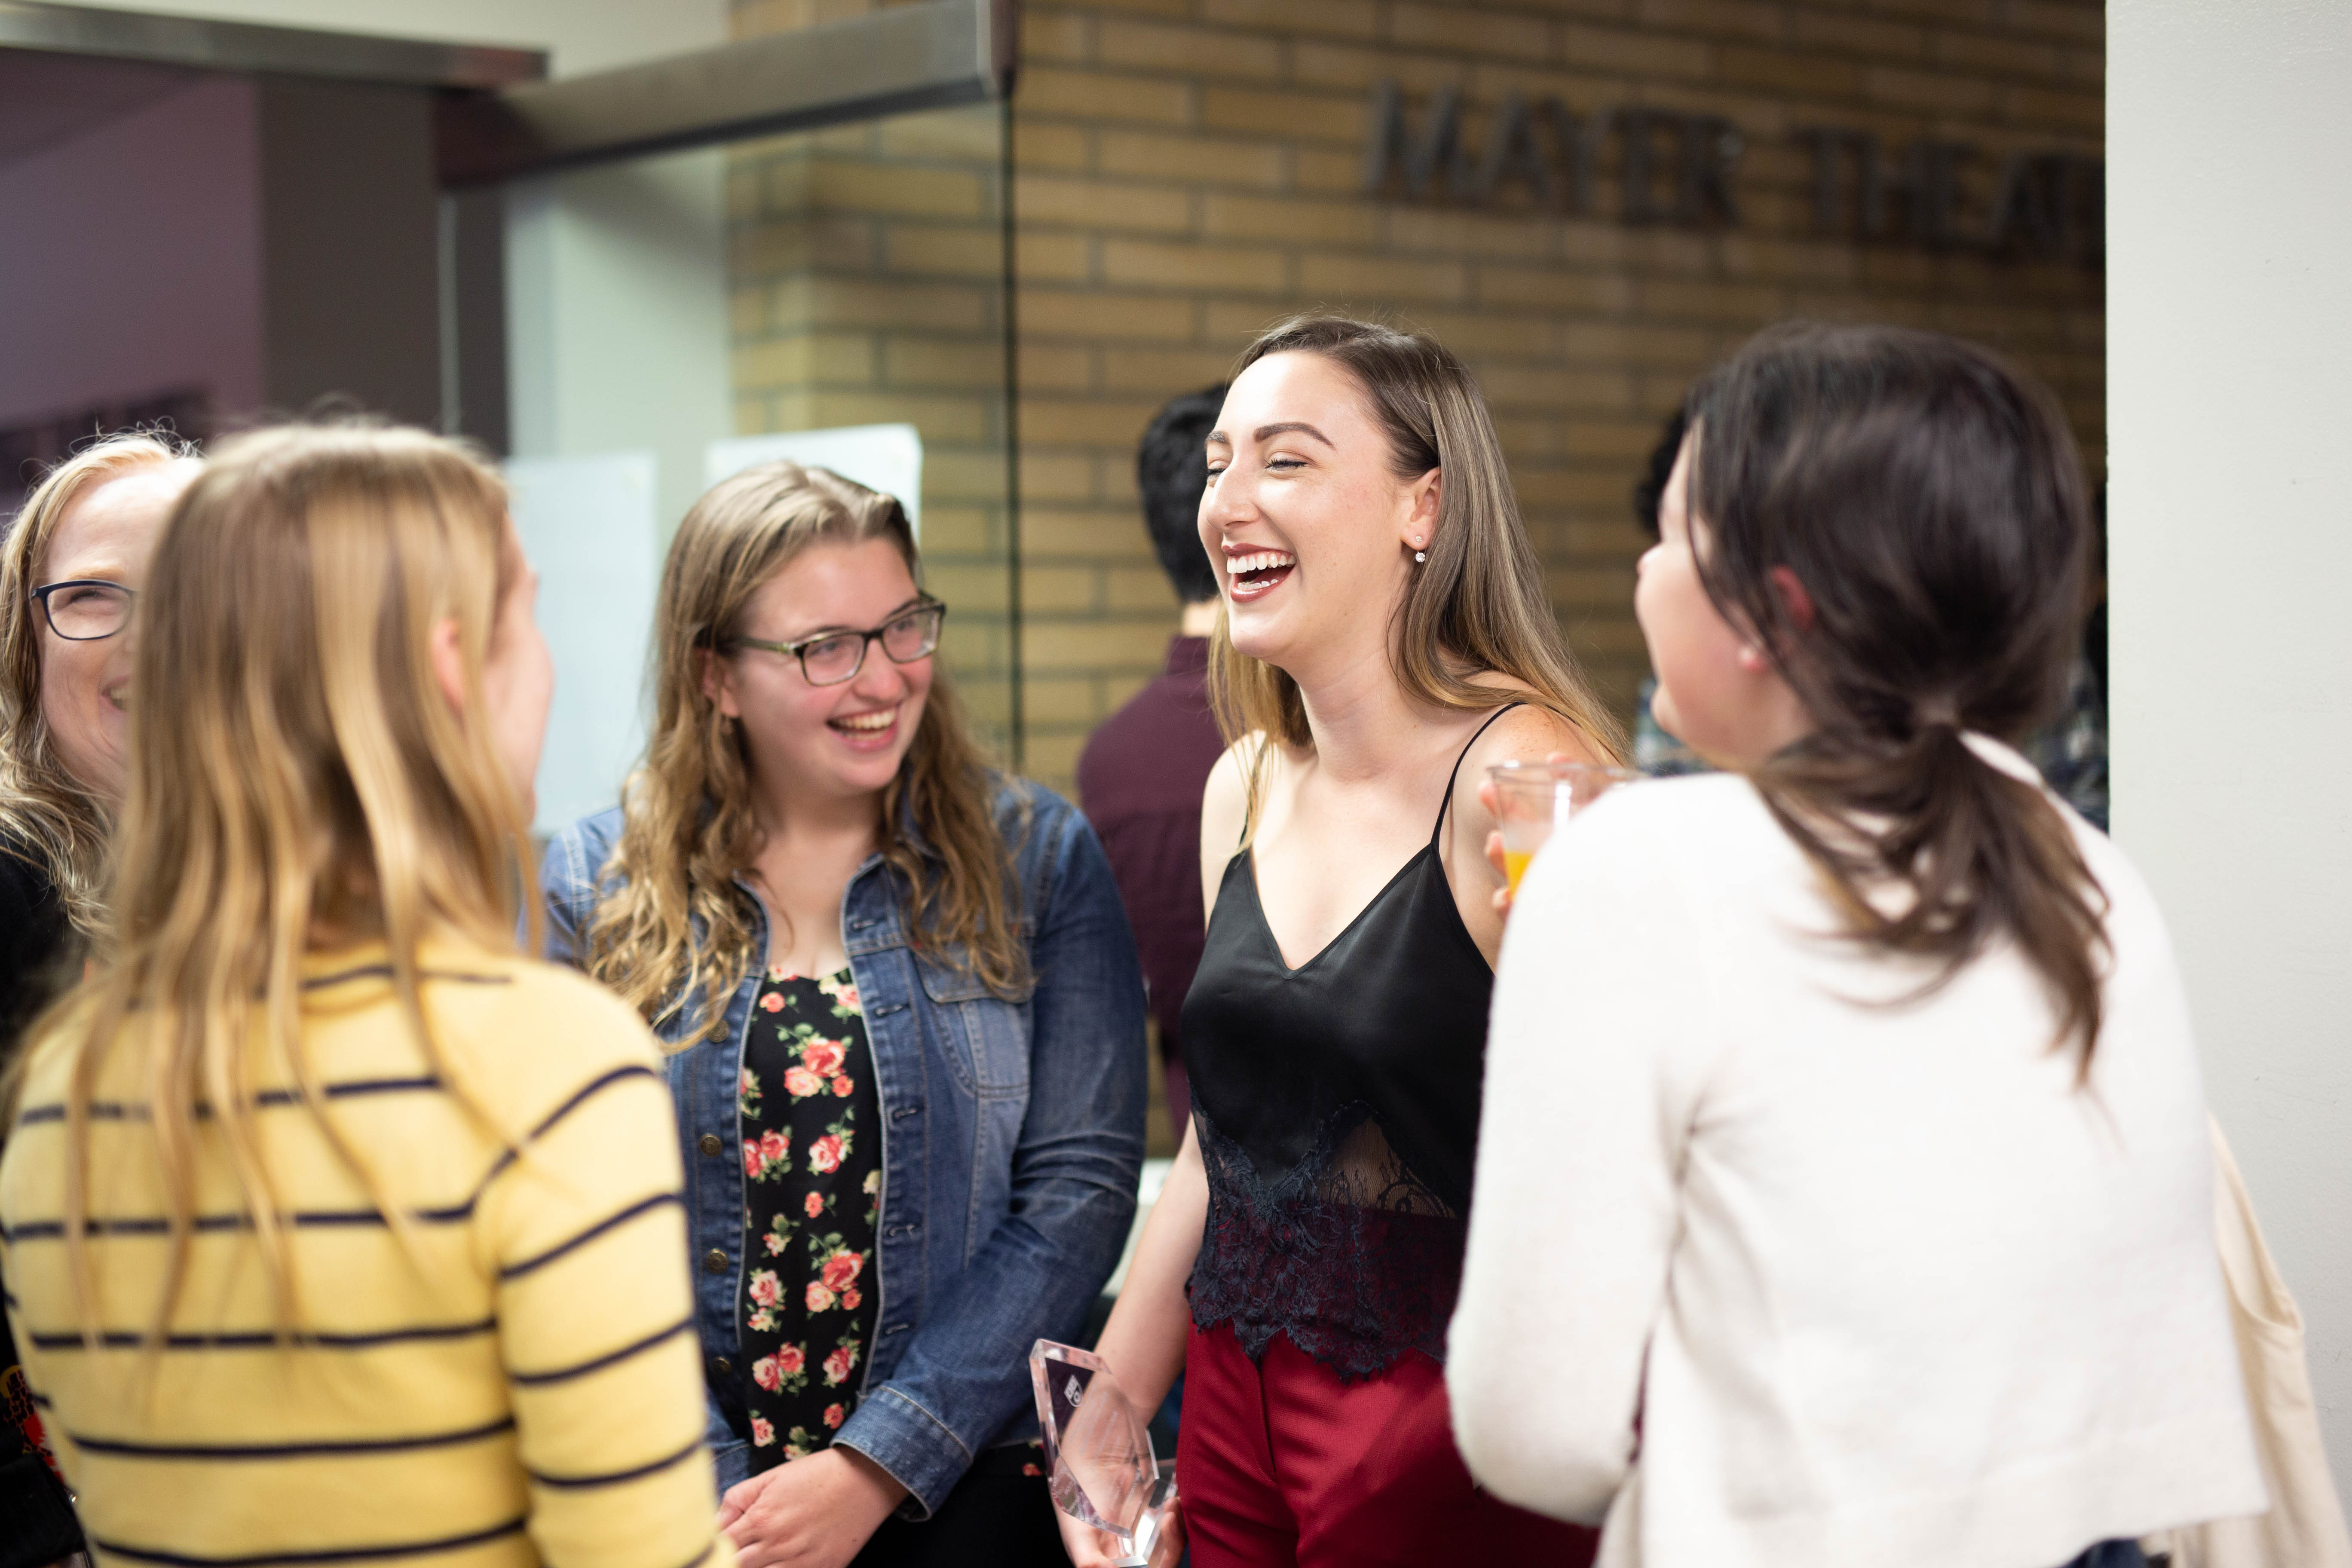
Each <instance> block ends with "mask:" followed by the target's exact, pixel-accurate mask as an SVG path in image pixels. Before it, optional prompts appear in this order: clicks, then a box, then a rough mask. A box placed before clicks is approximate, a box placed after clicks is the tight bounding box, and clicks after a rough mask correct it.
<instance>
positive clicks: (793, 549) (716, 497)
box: [586, 462, 1030, 1045]
mask: <svg viewBox="0 0 2352 1568" xmlns="http://www.w3.org/2000/svg"><path fill="white" fill-rule="evenodd" d="M877 539H878V540H883V541H886V542H888V543H889V545H890V547H891V548H892V549H894V550H896V551H897V552H898V556H899V558H900V559H901V560H903V561H904V562H906V563H907V570H908V574H911V575H913V576H914V577H915V578H916V580H917V581H918V582H919V581H921V577H922V568H921V562H920V560H919V557H918V555H917V553H916V550H915V536H914V532H913V531H912V530H911V529H910V528H908V524H907V514H906V511H905V510H904V509H902V508H901V507H900V506H899V504H898V501H897V500H894V499H892V498H891V497H889V496H887V495H881V494H878V493H877V492H875V491H873V490H869V489H866V487H865V486H863V485H859V484H854V483H852V482H851V481H849V480H847V479H843V478H842V477H841V476H839V475H838V474H835V473H832V472H830V471H828V470H826V469H824V468H803V467H801V466H800V465H799V464H797V463H786V462H776V463H764V464H761V465H760V466H759V467H757V468H747V469H745V470H744V471H743V472H741V473H740V474H737V475H735V476H734V477H733V478H731V479H724V480H721V481H720V482H719V484H717V485H715V486H713V487H712V488H711V489H709V491H708V492H706V493H705V494H704V495H703V497H702V499H701V500H698V501H697V502H695V503H694V508H693V510H690V511H688V513H687V514H686V521H684V522H683V523H681V524H680V525H679V526H678V531H677V539H676V540H674V541H673V542H671V544H670V551H669V559H668V561H667V563H666V564H665V565H664V566H663V568H662V585H661V600H660V605H659V607H658V608H657V610H656V613H655V618H654V661H655V668H654V684H655V704H656V709H655V718H654V731H653V736H652V739H651V740H650V741H649V742H647V743H646V761H645V764H644V766H642V767H641V768H639V769H638V770H637V771H636V773H634V774H633V775H631V777H630V779H629V782H628V785H627V788H626V790H625V793H624V797H623V805H624V808H625V810H624V821H623V826H622V829H621V837H620V841H619V842H618V844H616V845H615V846H614V851H613V855H612V858H610V859H609V860H608V861H607V862H606V863H605V864H604V867H603V868H601V870H600V872H599V879H600V882H602V883H603V884H604V886H605V887H606V888H607V889H609V890H608V891H607V892H606V894H605V896H604V899H603V900H602V901H601V902H600V903H599V904H598V906H597V910H596V913H595V916H594V918H593V920H592V921H590V922H589V928H588V940H587V952H586V961H587V969H588V973H591V974H593V975H594V976H595V977H596V978H597V979H599V980H601V981H603V982H604V984H607V985H610V986H611V987H613V988H614V990H615V991H617V992H619V993H620V994H621V995H622V996H623V997H624V998H625V999H626V1000H627V1001H628V1002H629V1003H630V1005H633V1006H635V1008H636V1009H637V1011H638V1012H639V1013H641V1014H643V1015H644V1016H646V1019H647V1020H649V1021H655V1022H658V1021H659V1020H660V1019H662V1018H664V1017H667V1016H669V1015H671V1014H673V1013H675V1012H677V1010H679V1009H680V1008H682V1007H684V1006H685V1005H688V1002H689V1001H690V1000H692V999H693V998H695V997H702V998H705V999H709V1000H715V999H716V998H718V997H719V996H720V995H722V994H724V993H725V991H726V990H727V989H728V988H730V987H731V986H733V985H734V984H737V982H738V981H739V980H740V977H741V976H742V975H743V974H744V973H746V972H747V971H748V969H749V967H750V966H751V963H752V962H753V957H754V955H753V954H752V952H751V921H750V920H749V918H748V916H747V911H746V909H745V906H744V902H743V900H742V898H741V897H740V894H739V892H738V889H736V886H735V879H736V877H737V876H738V875H739V874H740V872H741V871H742V870H743V869H744V868H746V867H748V866H750V865H751V861H752V858H753V857H754V856H755V855H757V854H758V852H759V847H760V827H759V824H758V822H757V820H756V819H755V817H754V816H753V813H752V805H751V771H750V768H749V766H748V764H747V763H746V760H745V756H744V752H743V742H742V737H741V734H740V731H738V730H737V729H736V727H735V725H734V723H733V722H732V721H730V720H729V719H727V718H726V717H725V716H724V715H723V714H721V713H720V712H719V708H718V704H716V703H715V702H713V701H712V700H710V698H709V695H708V694H707V693H706V692H705V691H704V690H703V684H702V674H703V668H704V665H705V663H706V661H707V660H709V659H711V658H724V657H726V652H727V648H726V644H727V639H728V638H729V637H733V636H736V635H739V634H740V632H741V631H742V629H743V627H742V626H741V620H742V616H743V613H744V610H745V607H746V606H747V605H749V604H750V603H751V595H753V594H754V593H756V592H758V590H759V588H760V586H761V584H764V583H766V582H767V581H768V580H769V579H770V578H772V577H773V576H774V575H775V574H777V573H778V572H781V571H782V570H783V569H784V567H785V566H786V565H787V564H789V563H791V562H792V561H793V559H794V558H796V557H797V556H799V555H800V553H801V552H803V551H804V550H807V549H809V548H810V547H811V546H813V545H816V544H821V543H830V544H855V543H860V542H865V541H867V540H877ZM993 782H994V775H993V773H992V772H991V770H990V768H989V767H988V764H987V763H986V761H985V760H984V758H983V757H982V754H981V752H980V748H979V747H978V746H977V745H976V744H975V743H974V742H972V740H971V733H970V731H968V730H967V729H966V728H965V725H964V721H963V717H962V712H961V709H960V708H959V707H958V706H957V703H956V700H955V696H954V693H953V691H952V690H951V689H950V687H949V684H948V679H947V672H946V671H945V670H943V669H936V668H935V669H934V672H933V674H932V677H931V689H930V695H929V699H928V700H926V701H925V702H924V704H923V716H922V721H921V722H920V723H919V724H918V725H917V726H916V729H915V740H914V743H913V745H912V746H910V747H909V748H908V752H907V758H906V761H905V762H904V763H902V764H901V765H900V767H899V769H898V776H897V777H896V778H894V779H893V780H891V782H890V784H889V786H888V787H887V789H885V790H884V791H883V794H882V801H881V821H880V822H879V823H878V824H877V829H878V831H879V833H880V836H881V852H882V858H883V859H884V860H885V861H886V862H887V864H888V865H889V867H890V868H891V869H892V870H893V871H895V872H896V873H897V874H898V877H899V879H901V881H902V883H903V885H904V886H905V887H906V888H908V889H910V890H911V892H912V895H913V912H914V919H913V921H912V922H911V923H912V925H913V926H914V929H915V932H916V934H917V936H918V937H919V940H920V941H921V942H922V943H923V945H924V946H925V947H926V948H928V949H929V950H931V952H933V954H934V956H936V957H937V958H939V959H940V960H941V961H943V962H946V963H961V964H962V965H965V966H966V967H967V968H968V969H969V971H970V972H971V973H972V974H974V975H975V976H976V977H977V978H978V979H979V980H980V981H981V982H982V984H985V985H986V986H987V987H988V988H989V989H990V990H991V991H992V992H994V993H995V994H998V995H1000V996H1005V997H1015V996H1018V995H1020V994H1023V993H1024V991H1025V990H1026V989H1027V987H1028V984H1029V981H1030V972H1029V961H1028V952H1027V949H1026V947H1025V946H1024V943H1023V942H1022V938H1021V933H1020V930H1019V928H1018V925H1017V923H1016V921H1015V919H1014V915H1013V910H1011V908H1010V907H1009V904H1008V900H1007V890H1008V886H1009V882H1010V863H1011V854H1010V851H1009V848H1008V847H1007V846H1006V844H1005V842H1004V839H1003V835H1002V834H1001V833H1000V832H999V831H998V829H997V825H996V819H995V815H994V812H993V811H992V803H991V798H990V797H991V795H992V789H993ZM909 828H911V829H912V833H911V834H910V833H909V832H908V829H909ZM762 956H764V955H762ZM705 1011H706V1016H705V1017H704V1020H703V1027H702V1031H701V1033H700V1034H698V1036H696V1037H695V1038H696V1039H697V1040H700V1039H709V1038H712V1037H715V1036H716V1035H717V1034H718V1032H719V1028H720V1026H721V1025H722V1024H723V1023H724V1021H725V1020H724V1016H723V1014H724V1009H723V1008H720V1007H718V1006H715V1005H714V1006H709V1007H707V1008H706V1009H705ZM693 1043H695V1042H694V1041H693V1040H688V1041H683V1042H681V1045H691V1044H693Z"/></svg>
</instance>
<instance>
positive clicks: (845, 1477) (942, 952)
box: [541, 463, 1145, 1568]
mask: <svg viewBox="0 0 2352 1568" xmlns="http://www.w3.org/2000/svg"><path fill="white" fill-rule="evenodd" d="M917 570H918V561H917V558H916V552H915V544H914V539H913V535H912V532H911V531H910V530H909V528H908V524H907V521H906V516H905V513H904V512H903V511H902V510H901V509H900V507H899V505H898V502H897V501H896V500H892V499H890V498H889V497H887V496H883V495H877V494H876V493H875V492H873V491H871V490H868V489H864V488H863V487H861V486H858V485H855V484H851V483H849V482H848V481H846V480H845V479H840V478H839V477H837V476H835V475H834V474H831V473H828V472H826V471H824V470H823V469H819V468H800V467H798V466H796V465H793V464H790V463H772V464H768V465H765V466H762V467H761V468H753V469H751V470H749V471H747V472H745V473H742V474H739V475H737V476H736V477H735V478H733V479H728V480H726V481H725V482H723V483H721V484H719V486H717V487H716V488H714V489H712V490H710V491H709V493H708V494H707V495H705V496H704V497H703V498H702V500H700V501H698V503H696V505H695V507H694V509H693V510H692V511H690V512H689V513H688V516H687V518H686V521H685V522H684V523H683V524H682V525H681V526H680V528H679V531H678V534H677V540H676V542H674V543H673V545H672V547H671V549H670V553H669V559H668V563H667V566H666V567H665V569H664V572H663V579H662V590H661V602H660V608H659V612H658V616H657V620H656V632H655V636H656V681H657V683H658V689H657V693H656V700H657V703H658V713H657V717H656V725H655V732H654V736H653V739H652V742H651V743H650V745H649V747H648V750H647V755H646V765H645V766H644V767H643V768H642V769H641V770H640V771H639V772H638V773H637V774H636V775H635V777H634V778H633V779H632V780H631V782H630V785H629V789H628V792H627V795H626V801H625V805H624V806H623V807H621V808H619V809H615V810H612V811H607V812H604V813H603V814H601V815H599V816H592V817H589V818H587V819H586V820H584V821H582V822H580V823H577V824H575V825H573V826H572V827H571V828H569V829H567V830H566V831H565V832H563V833H562V834H561V835H559V836H558V837H557V838H556V839H555V841H554V842H553V843H552V844H551V845H550V846H549V847H548V851H547V854H546V857H545V858H544V860H543V862H542V869H541V882H542V884H543V887H544V891H545V893H546V897H547V904H548V910H549V916H550V921H549V923H550V927H551V933H552V935H551V945H552V947H553V950H554V953H555V955H556V956H558V957H560V958H562V959H566V960H568V961H570V962H572V963H576V964H577V965H579V966H580V967H581V968H582V969H583V970H585V971H587V972H588V973H591V974H593V975H595V976H597V977H598V978H600V979H602V980H604V982H605V983H606V984H610V985H612V986H614V988H615V989H616V990H618V991H619V992H620V993H621V994H623V995H624V996H625V997H627V998H628V999H629V1000H630V1001H632V1002H633V1003H635V1005H637V1007H638V1008H639V1009H640V1010H641V1011H642V1012H643V1013H644V1014H645V1015H646V1018H647V1019H648V1020H649V1021H650V1022H651V1023H652V1024H653V1026H654V1027H655V1029H656V1032H657V1033H658V1034H660V1036H661V1037H662V1038H663V1039H664V1040H665V1041H667V1043H668V1044H669V1045H670V1047H672V1049H673V1051H674V1053H675V1054H673V1055H672V1056H671V1057H670V1058H669V1063H668V1068H669V1080H670V1088H671V1091H672V1093H673V1095H674V1096H675V1098H676V1100H677V1110H678V1123H679V1135H680V1138H681V1140H682V1142H683V1151H684V1154H685V1160H686V1167H687V1183H686V1202H687V1204H688V1207H689V1209H690V1211H691V1212H690V1214H689V1216H688V1217H689V1225H690V1228H691V1233H692V1245H693V1248H694V1258H693V1263H694V1268H695V1279H697V1280H698V1282H699V1283H698V1287H697V1300H696V1312H695V1323H694V1327H695V1328H696V1329H697V1330H698V1331H699V1333H700V1335H701V1338H702V1350H703V1357H704V1367H705V1371H706V1374H707V1377H708V1382H709V1392H710V1426H709V1440H710V1444H711V1447H712V1448H713V1450H714V1452H715V1453H716V1455H717V1457H718V1460H719V1482H720V1487H721V1489H722V1491H723V1497H722V1500H721V1503H720V1518H721V1521H722V1523H723V1524H724V1525H725V1526H726V1527H727V1529H728V1532H729V1534H730V1536H732V1538H733V1539H734V1541H735V1543H736V1546H737V1548H738V1551H739V1552H740V1555H741V1560H742V1563H743V1564H744V1568H767V1565H769V1564H795V1565H797V1564H803V1563H806V1564H822V1565H825V1568H833V1565H837V1564H842V1563H848V1562H850V1561H851V1560H852V1559H853V1558H855V1559H856V1562H857V1563H860V1564H878V1563H894V1564H895V1563H955V1564H958V1565H959V1568H971V1565H984V1564H988V1563H1000V1562H1001V1563H1022V1564H1024V1565H1025V1564H1028V1563H1036V1562H1040V1561H1051V1560H1054V1559H1055V1556H1057V1554H1058V1552H1059V1546H1058V1542H1057V1537H1056V1533H1055V1524H1054V1517H1053V1513H1052V1507H1051V1503H1050V1501H1049V1500H1048V1498H1047V1495H1046V1490H1045V1479H1044V1477H1043V1476H1042V1474H1041V1473H1040V1472H1039V1468H1038V1466H1037V1464H1036V1463H1035V1460H1036V1450H1035V1449H1034V1447H1032V1446H1030V1445H1029V1444H1028V1443H1027V1442H1025V1441H1024V1439H1025V1438H1026V1437H1027V1436H1028V1435H1029V1433H1030V1431H1031V1430H1032V1429H1033V1427H1034V1421H1033V1419H1032V1417H1031V1416H1030V1415H1029V1414H1028V1410H1029V1398H1030V1395H1029V1383H1028V1372H1027V1357H1028V1352H1029V1347H1030V1344H1031V1342H1033V1341H1034V1340H1035V1339H1037V1338H1038V1337H1040V1336H1045V1337H1048V1338H1055V1339H1066V1338H1068V1337H1070V1336H1071V1335H1072V1334H1073V1333H1074V1332H1075V1331H1076V1329H1077V1328H1078V1325H1079V1321H1080V1320H1081V1319H1082V1318H1083V1317H1084V1315H1085V1313H1086V1310H1087V1305H1088V1304H1089V1303H1090V1302H1091V1301H1093V1300H1094V1299H1095V1297H1096V1295H1097V1292H1098V1291H1099V1290H1100V1289H1101V1288H1102V1285H1103V1281H1104V1280H1105V1279H1107V1278H1108V1276H1109V1274H1110V1271H1111V1268H1112V1267H1113V1265H1114V1264H1115V1263H1116V1262H1117V1260H1118V1254H1119V1249H1120V1247H1121V1245H1122V1244H1123V1242H1124V1241H1125V1239H1126V1237H1127V1233H1128V1227H1129V1223H1130V1220H1131V1218H1132V1216H1133V1213H1134V1207H1135V1190H1136V1178H1137V1173H1138V1171H1139V1166H1140V1163H1141V1159H1142V1152H1143V1105H1144V1061H1145V1057H1144V1044H1143V1039H1144V1037H1143V987H1142V983H1141V976H1140V973H1139V968H1138V966H1137V963H1136V956H1135V947H1134V942H1133V939H1132V938H1131V937H1130V935H1129V931H1128V927H1127V921H1126V917H1125V916H1124V914H1123V913H1122V912H1121V910H1120V908H1119V903H1118V889H1117V888H1116V887H1115V885H1114V884H1113V882H1112V880H1111V876H1110V871H1109V868H1108V865H1107V864H1106V863H1105V861H1104V859H1103V856H1102V850H1101V847H1099V846H1098V845H1097V843H1096V841H1095V837H1094V834H1093V832H1092V831H1091V830H1090V829H1089V828H1088V827H1087V825H1086V823H1085V821H1084V820H1083V819H1082V818H1081V817H1080V816H1078V815H1077V813H1076V812H1075V811H1074V810H1072V809H1071V808H1070V806H1069V805H1067V804H1066V803H1065V802H1063V801H1062V800H1061V799H1060V798H1058V797H1057V796H1055V795H1053V794H1052V793H1051V792H1050V791H1047V790H1045V789H1043V788H1041V787H1039V786H1037V785H1034V784H1026V783H1024V782H1021V781H1018V780H1012V779H1006V778H1003V777H1002V776H1000V775H998V774H996V773H993V772H992V771H991V770H990V769H988V768H987V767H986V765H985V764H984V763H983V762H982V759H981V756H980V753H979V752H978V750H977V749H976V747H975V746H974V745H973V743H972V742H971V740H970V738H969V737H968V735H967V733H966V731H965V730H964V727H963V721H962V720H961V715H960V714H959V712H958V711H957V710H956V708H955V706H954V704H953V702H952V700H951V697H950V693H949V691H948V689H947V686H946V681H945V679H944V677H943V676H942V675H941V674H940V673H939V672H938V671H936V670H935V669H934V668H933V666H932V658H931V654H932V651H933V649H934V648H935V647H937V645H938V641H939V634H940V620H941V618H942V616H944V613H945V606H944V605H940V603H939V601H937V600H935V599H932V598H930V597H929V595H925V594H923V593H922V592H921V591H920V590H919V587H918V586H917V583H916V573H917ZM877 645H879V653H878V655H877V651H876V650H877ZM683 1326H684V1325H681V1327H683ZM788 1459H789V1460H793V1461H794V1462H793V1463H790V1464H786V1463H784V1462H783V1461H785V1460H788ZM893 1515H895V1516H896V1517H895V1518H894V1517H892V1516H893Z"/></svg>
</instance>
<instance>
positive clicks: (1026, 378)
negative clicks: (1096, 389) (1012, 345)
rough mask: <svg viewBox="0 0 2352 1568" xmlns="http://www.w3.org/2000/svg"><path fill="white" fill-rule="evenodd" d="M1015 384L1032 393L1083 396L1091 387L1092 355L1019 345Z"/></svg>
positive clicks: (1031, 345)
mask: <svg viewBox="0 0 2352 1568" xmlns="http://www.w3.org/2000/svg"><path fill="white" fill-rule="evenodd" d="M1019 375H1020V380H1019V383H1018V384H1019V385H1021V386H1023V387H1024V388H1027V389H1029V390H1031V391H1035V392H1084V391H1086V390H1087V389H1088V388H1090V387H1092V386H1093V385H1094V384H1095V374H1094V351H1093V350H1091V349H1085V348H1054V347H1048V346H1045V345H1044V344H1040V343H1030V342H1024V343H1023V344H1022V345H1021V364H1020V371H1019Z"/></svg>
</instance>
